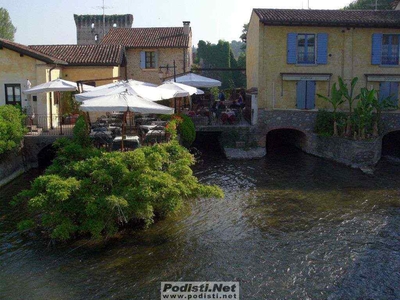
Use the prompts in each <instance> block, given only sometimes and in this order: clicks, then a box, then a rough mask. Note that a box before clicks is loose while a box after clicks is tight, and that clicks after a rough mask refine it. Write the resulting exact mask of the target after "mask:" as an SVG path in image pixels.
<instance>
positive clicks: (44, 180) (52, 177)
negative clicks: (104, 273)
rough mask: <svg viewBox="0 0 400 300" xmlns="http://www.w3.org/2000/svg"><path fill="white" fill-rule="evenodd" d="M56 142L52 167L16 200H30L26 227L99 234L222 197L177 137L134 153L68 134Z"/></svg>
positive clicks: (69, 234) (54, 234)
mask: <svg viewBox="0 0 400 300" xmlns="http://www.w3.org/2000/svg"><path fill="white" fill-rule="evenodd" d="M57 146H58V147H59V150H58V156H57V158H56V159H55V161H54V163H53V166H51V167H50V168H48V169H47V170H46V173H45V175H43V176H40V177H38V178H37V179H36V180H35V181H34V183H33V184H32V187H31V189H30V190H26V191H23V192H21V193H20V194H19V195H18V196H17V197H16V198H15V199H14V201H13V203H14V204H15V205H17V204H18V203H20V204H23V203H26V202H27V203H28V209H29V211H30V215H31V217H30V218H29V219H28V220H24V221H22V222H21V223H20V224H19V227H20V228H21V229H22V228H27V227H32V226H34V227H38V228H40V230H41V232H45V233H47V234H48V236H49V237H51V238H53V239H59V240H68V239H71V238H75V237H79V236H82V235H85V236H86V235H90V236H91V237H92V238H95V239H100V238H105V237H108V236H111V235H113V234H115V233H116V232H117V231H118V230H119V229H120V228H121V227H123V226H126V225H127V224H128V223H129V222H130V221H132V220H140V221H142V222H143V223H144V224H146V225H150V224H151V223H152V222H153V221H154V217H155V216H167V215H168V214H170V213H172V212H175V211H177V210H178V209H179V208H180V207H181V206H182V205H183V203H184V201H185V200H187V199H190V198H194V197H223V193H222V191H221V190H220V189H219V188H217V187H215V186H206V185H203V184H200V183H199V182H198V180H197V178H196V177H195V176H193V174H192V170H191V168H190V166H191V165H192V164H193V163H194V158H193V156H192V155H191V154H190V153H189V152H188V150H187V149H185V148H184V147H182V146H180V145H179V144H178V143H177V142H176V141H172V142H170V143H164V144H156V145H154V146H151V147H142V148H138V149H136V150H135V151H130V152H100V151H98V150H96V149H94V148H93V147H91V146H89V147H82V146H81V145H79V144H77V143H76V142H74V141H68V140H66V139H63V140H61V141H59V142H58V144H57Z"/></svg>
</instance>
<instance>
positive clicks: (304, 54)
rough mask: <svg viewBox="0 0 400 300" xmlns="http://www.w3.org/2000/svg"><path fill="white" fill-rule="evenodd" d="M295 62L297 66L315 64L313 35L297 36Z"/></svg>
mask: <svg viewBox="0 0 400 300" xmlns="http://www.w3.org/2000/svg"><path fill="white" fill-rule="evenodd" d="M297 62H298V63H299V64H314V63H315V35H314V34H299V35H297Z"/></svg>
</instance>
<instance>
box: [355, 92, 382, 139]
mask: <svg viewBox="0 0 400 300" xmlns="http://www.w3.org/2000/svg"><path fill="white" fill-rule="evenodd" d="M376 95H377V92H376V90H374V89H372V90H368V89H367V88H362V89H361V93H360V101H358V102H357V107H356V108H355V110H354V113H355V122H356V124H357V133H356V135H357V137H358V138H359V139H365V138H366V135H367V133H368V129H369V127H370V125H371V122H372V118H373V115H372V113H373V110H374V107H373V103H374V101H376Z"/></svg>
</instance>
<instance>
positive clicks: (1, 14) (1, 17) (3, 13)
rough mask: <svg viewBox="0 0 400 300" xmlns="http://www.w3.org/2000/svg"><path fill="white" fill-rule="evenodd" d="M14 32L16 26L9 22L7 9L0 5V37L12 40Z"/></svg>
mask: <svg viewBox="0 0 400 300" xmlns="http://www.w3.org/2000/svg"><path fill="white" fill-rule="evenodd" d="M16 32H17V28H16V27H14V25H13V23H12V22H11V18H10V15H9V14H8V11H7V10H6V9H5V8H2V7H0V38H2V39H6V40H10V41H13V40H14V34H15V33H16Z"/></svg>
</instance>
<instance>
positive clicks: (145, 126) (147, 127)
mask: <svg viewBox="0 0 400 300" xmlns="http://www.w3.org/2000/svg"><path fill="white" fill-rule="evenodd" d="M159 126H160V125H140V126H139V129H140V131H142V132H143V133H147V132H149V130H151V129H154V128H156V127H159Z"/></svg>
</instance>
